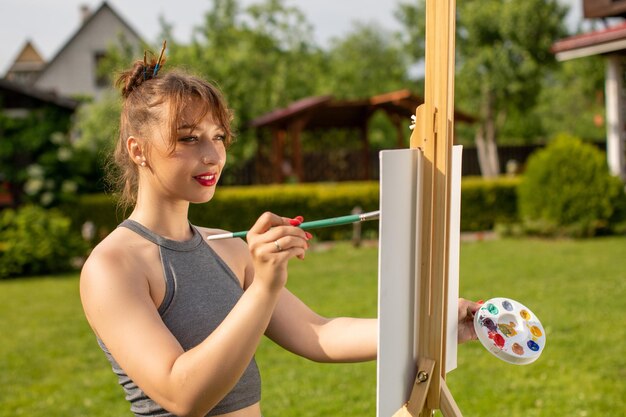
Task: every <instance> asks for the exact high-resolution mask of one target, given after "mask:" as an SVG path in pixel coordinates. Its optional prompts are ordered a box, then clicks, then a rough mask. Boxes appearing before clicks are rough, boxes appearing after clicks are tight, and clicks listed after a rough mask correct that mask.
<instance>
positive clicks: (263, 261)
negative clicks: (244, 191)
mask: <svg viewBox="0 0 626 417" xmlns="http://www.w3.org/2000/svg"><path fill="white" fill-rule="evenodd" d="M300 223H302V218H301V217H296V218H295V219H288V218H285V217H280V216H277V215H276V214H273V213H269V212H266V213H263V215H261V217H259V219H258V220H257V221H256V223H255V224H254V226H252V228H251V229H250V231H248V235H247V237H246V239H247V241H248V247H249V248H250V254H251V255H252V260H253V263H254V271H255V278H254V280H255V281H259V282H260V283H262V284H264V285H266V286H267V288H269V289H271V290H279V289H281V288H283V287H284V286H285V284H286V283H287V263H288V261H289V260H290V259H291V258H299V259H304V254H305V252H306V250H307V249H308V247H309V245H308V243H307V240H309V239H310V238H311V235H310V234H309V233H307V232H305V231H304V230H302V229H300V228H298V227H296V226H298V225H300Z"/></svg>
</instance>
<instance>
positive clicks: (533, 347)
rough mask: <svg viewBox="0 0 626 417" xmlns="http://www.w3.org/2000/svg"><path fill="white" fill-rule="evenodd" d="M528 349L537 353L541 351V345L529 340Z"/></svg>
mask: <svg viewBox="0 0 626 417" xmlns="http://www.w3.org/2000/svg"><path fill="white" fill-rule="evenodd" d="M526 344H527V345H528V348H529V349H530V350H532V351H535V352H537V351H538V350H539V345H538V344H537V343H535V342H534V341H532V340H529V341H528V342H527V343H526Z"/></svg>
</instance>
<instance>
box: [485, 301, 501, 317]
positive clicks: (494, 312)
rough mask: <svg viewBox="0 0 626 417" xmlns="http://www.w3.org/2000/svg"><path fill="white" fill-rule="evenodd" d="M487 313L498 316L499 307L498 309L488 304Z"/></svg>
mask: <svg viewBox="0 0 626 417" xmlns="http://www.w3.org/2000/svg"><path fill="white" fill-rule="evenodd" d="M487 311H489V312H490V313H491V314H493V315H496V314H498V307H496V306H494V305H493V304H491V303H489V304H487Z"/></svg>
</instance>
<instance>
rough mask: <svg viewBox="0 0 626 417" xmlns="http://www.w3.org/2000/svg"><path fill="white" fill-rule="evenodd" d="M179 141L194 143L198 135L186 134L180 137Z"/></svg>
mask: <svg viewBox="0 0 626 417" xmlns="http://www.w3.org/2000/svg"><path fill="white" fill-rule="evenodd" d="M178 141H179V142H185V143H192V142H197V141H198V137H197V136H184V137H182V138H180V139H178Z"/></svg>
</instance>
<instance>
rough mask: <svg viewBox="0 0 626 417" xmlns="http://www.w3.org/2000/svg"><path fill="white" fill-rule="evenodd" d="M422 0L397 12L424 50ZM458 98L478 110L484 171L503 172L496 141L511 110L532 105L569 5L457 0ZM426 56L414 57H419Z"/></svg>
mask: <svg viewBox="0 0 626 417" xmlns="http://www.w3.org/2000/svg"><path fill="white" fill-rule="evenodd" d="M424 13H425V10H424V2H423V1H422V2H420V3H419V4H418V5H416V6H414V5H410V4H401V5H400V8H399V9H398V12H397V17H398V18H399V19H400V21H401V22H402V23H403V24H404V26H405V27H406V29H407V33H408V35H407V40H409V41H411V42H412V43H411V46H412V47H413V50H412V51H413V53H416V52H421V50H420V48H419V47H418V46H419V39H423V38H424V32H423V31H424V24H423V22H421V20H420V19H423V17H424ZM457 13H458V19H457V45H458V47H457V81H456V87H457V97H458V100H457V101H458V102H459V103H462V105H463V106H464V107H466V108H468V109H478V113H479V114H478V117H479V122H478V127H477V129H476V132H475V141H476V146H477V148H478V152H479V159H480V164H481V170H482V173H483V175H484V176H495V175H498V174H499V171H500V170H499V161H498V154H497V144H496V140H497V137H498V130H499V129H501V128H502V127H503V126H504V124H505V123H506V121H507V117H508V115H509V113H512V112H519V113H521V114H522V115H524V114H526V112H527V111H529V110H531V109H532V108H533V107H534V105H535V104H536V102H537V98H538V96H539V93H540V91H541V86H542V84H541V82H542V79H543V77H544V75H545V73H546V71H547V70H548V69H549V67H550V66H551V65H552V64H553V63H554V57H553V55H552V54H551V52H550V46H551V45H552V43H553V42H554V41H555V40H556V39H558V38H559V37H562V36H563V35H564V34H565V26H564V23H563V22H564V17H565V13H566V8H565V7H564V6H561V5H560V4H559V3H558V1H557V0H524V1H514V0H466V1H463V2H460V3H459V4H458V11H457ZM422 56H423V55H419V56H414V58H417V59H421V58H422Z"/></svg>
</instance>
